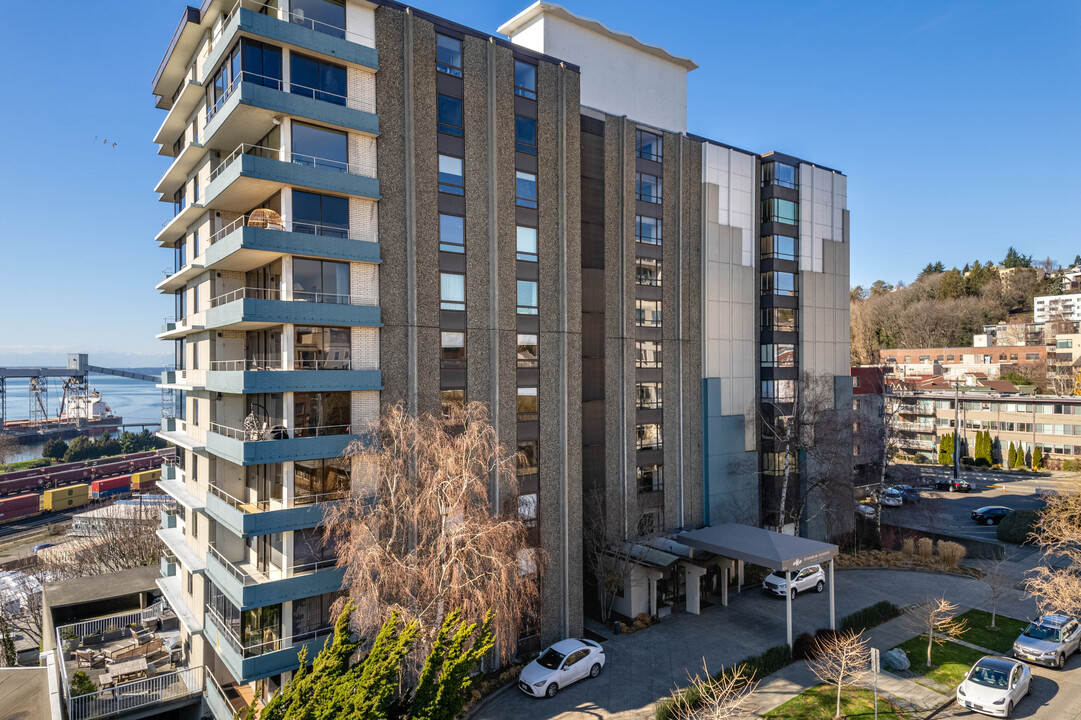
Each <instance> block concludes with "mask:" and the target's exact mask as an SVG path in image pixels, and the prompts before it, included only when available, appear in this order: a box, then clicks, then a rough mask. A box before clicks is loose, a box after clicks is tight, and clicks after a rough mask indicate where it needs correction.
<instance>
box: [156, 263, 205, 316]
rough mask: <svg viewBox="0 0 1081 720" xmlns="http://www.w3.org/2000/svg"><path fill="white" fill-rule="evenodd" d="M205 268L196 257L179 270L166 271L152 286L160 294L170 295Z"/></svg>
mask: <svg viewBox="0 0 1081 720" xmlns="http://www.w3.org/2000/svg"><path fill="white" fill-rule="evenodd" d="M205 269H206V268H205V267H203V263H202V259H201V258H196V259H195V260H193V261H192V262H190V263H188V264H187V265H185V266H184V267H182V268H180V269H179V270H175V271H174V272H172V273H169V272H167V273H166V274H165V277H164V278H162V280H161V282H159V283H158V284H157V285H155V286H154V289H155V290H157V291H158V292H160V293H162V294H166V295H171V294H172V293H174V292H176V291H177V290H180V289H181V288H183V287H184V285H185V284H186V283H187V282H188V281H189V280H193V279H194V278H195V277H196V276H197V275H199V273H201V272H203V271H204V270H205ZM174 327H175V326H174Z"/></svg>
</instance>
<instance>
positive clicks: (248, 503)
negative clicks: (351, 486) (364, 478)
mask: <svg viewBox="0 0 1081 720" xmlns="http://www.w3.org/2000/svg"><path fill="white" fill-rule="evenodd" d="M209 492H210V494H211V495H213V496H214V497H216V498H218V499H219V500H221V501H222V502H224V503H226V504H227V505H229V506H230V507H232V508H234V509H236V510H239V511H240V512H242V513H244V514H245V515H248V514H252V513H256V512H270V511H273V510H287V509H289V508H293V507H298V506H305V505H315V504H318V503H324V502H333V501H335V500H341V499H342V498H343V497H345V495H346V493H347V492H348V491H347V490H338V491H336V492H327V493H313V494H309V495H297V496H294V497H293V498H292V499H291V500H289V501H286V500H284V499H282V498H273V499H271V500H241V499H240V498H238V497H236V496H235V495H233V494H231V493H229V492H227V491H226V490H224V489H222V488H220V487H218V486H217V485H210V486H209Z"/></svg>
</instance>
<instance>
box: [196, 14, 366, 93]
mask: <svg viewBox="0 0 1081 720" xmlns="http://www.w3.org/2000/svg"><path fill="white" fill-rule="evenodd" d="M267 7H268V6H267V5H266V4H265V3H262V2H257V1H252V0H243V1H242V2H238V3H236V5H234V6H233V9H232V10H230V11H229V13H228V17H227V19H226V20H225V21H224V22H223V23H222V27H221V30H220V31H219V32H218V33H217V34H215V35H214V37H213V38H211V43H212V44H211V48H210V53H209V55H208V56H207V58H206V60H205V61H203V68H202V77H208V76H209V74H210V73H211V72H213V70H214V68H215V67H217V65H218V63H219V62H220V61H221V58H222V55H224V54H225V52H226V51H228V50H229V49H230V48H231V47H233V43H234V42H235V41H236V38H237V37H238V35H240V34H241V33H243V34H244V35H251V36H254V37H258V38H265V39H267V40H271V41H273V42H274V43H275V44H282V45H289V46H292V47H295V48H301V49H303V50H307V51H308V52H313V53H316V54H318V55H322V56H324V57H325V58H327V59H328V60H336V61H338V62H349V63H353V64H355V65H363V66H365V67H368V68H372V69H373V70H375V69H378V68H379V59H378V58H379V56H378V53H376V51H375V39H374V38H369V37H367V36H365V35H362V34H359V33H356V32H350V31H348V30H346V29H345V28H338V27H334V26H331V25H328V24H326V23H320V22H318V21H314V20H311V19H310V18H305V17H304V16H303V15H301V14H300V13H291V12H283V11H280V10H272V11H273V12H276V13H277V14H276V15H264V14H262V13H261V12H260V11H261V10H263V9H265V8H267ZM335 36H337V37H335Z"/></svg>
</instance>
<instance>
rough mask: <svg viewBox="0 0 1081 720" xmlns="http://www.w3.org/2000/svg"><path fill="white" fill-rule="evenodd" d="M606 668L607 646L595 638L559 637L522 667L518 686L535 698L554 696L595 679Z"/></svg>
mask: <svg viewBox="0 0 1081 720" xmlns="http://www.w3.org/2000/svg"><path fill="white" fill-rule="evenodd" d="M603 667H604V648H602V647H601V646H600V643H595V642H593V641H592V640H575V639H573V638H572V639H569V640H560V641H559V642H557V643H556V644H555V645H552V646H550V647H548V648H547V649H545V650H544V652H542V653H541V654H540V657H538V658H537V659H536V660H534V661H533V662H531V663H529V664H528V665H526V666H525V667H524V668H522V673H521V675H519V676H518V689H519V690H521V691H522V692H524V693H525V694H526V695H532V696H534V697H555V694H556V693H557V692H559V691H560V689H562V688H565V687H567V686H568V685H570V684H571V683H574V682H578V681H579V680H581V679H582V678H587V677H589V678H595V677H597V676H598V675H600V674H601V668H603Z"/></svg>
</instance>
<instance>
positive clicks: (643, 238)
mask: <svg viewBox="0 0 1081 720" xmlns="http://www.w3.org/2000/svg"><path fill="white" fill-rule="evenodd" d="M634 239H635V240H636V241H638V242H640V243H645V244H646V245H660V244H661V219H660V218H652V217H646V216H644V215H638V216H636V217H635V219H634Z"/></svg>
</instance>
